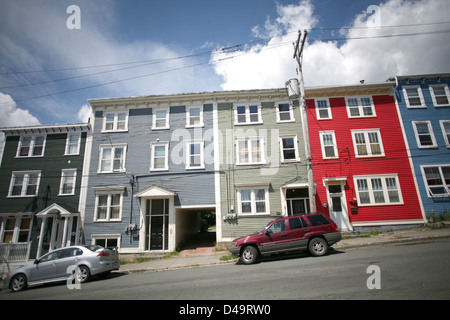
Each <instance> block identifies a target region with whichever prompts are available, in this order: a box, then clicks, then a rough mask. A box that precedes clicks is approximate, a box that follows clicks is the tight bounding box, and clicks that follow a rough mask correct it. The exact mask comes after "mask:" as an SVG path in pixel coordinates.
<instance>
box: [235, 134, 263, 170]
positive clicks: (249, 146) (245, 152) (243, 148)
mask: <svg viewBox="0 0 450 320" xmlns="http://www.w3.org/2000/svg"><path fill="white" fill-rule="evenodd" d="M236 146H237V153H238V155H237V161H238V163H237V164H238V165H239V164H262V163H264V150H263V139H262V138H245V139H238V141H237V144H236Z"/></svg>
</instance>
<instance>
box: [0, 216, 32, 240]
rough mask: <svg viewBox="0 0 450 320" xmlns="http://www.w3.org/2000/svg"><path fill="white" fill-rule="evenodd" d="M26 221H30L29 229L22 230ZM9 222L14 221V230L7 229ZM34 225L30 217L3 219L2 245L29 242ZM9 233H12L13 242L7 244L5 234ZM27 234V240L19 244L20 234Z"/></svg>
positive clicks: (0, 228) (0, 221) (0, 227)
mask: <svg viewBox="0 0 450 320" xmlns="http://www.w3.org/2000/svg"><path fill="white" fill-rule="evenodd" d="M24 219H29V222H28V229H25V228H24V229H22V221H23V220H24ZM7 220H14V227H13V228H12V229H6V226H7ZM32 224H33V218H32V217H30V216H29V215H23V216H21V215H18V216H14V217H5V216H4V217H3V219H0V243H23V242H27V241H29V239H30V231H31V228H32ZM7 232H10V233H12V238H11V241H9V242H5V234H6V233H7ZM22 232H23V233H26V237H27V240H25V241H23V242H19V240H20V234H21V233H22Z"/></svg>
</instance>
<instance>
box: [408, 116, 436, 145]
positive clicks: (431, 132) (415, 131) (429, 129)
mask: <svg viewBox="0 0 450 320" xmlns="http://www.w3.org/2000/svg"><path fill="white" fill-rule="evenodd" d="M417 124H426V125H427V128H428V132H429V135H430V138H431V142H432V145H429V146H423V145H422V144H421V142H420V135H419V132H418V131H417ZM412 126H413V129H414V134H415V136H416V142H417V147H419V148H420V149H428V148H436V147H437V142H436V138H435V136H434V131H433V126H432V125H431V121H428V120H425V121H412Z"/></svg>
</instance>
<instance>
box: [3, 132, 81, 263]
mask: <svg viewBox="0 0 450 320" xmlns="http://www.w3.org/2000/svg"><path fill="white" fill-rule="evenodd" d="M0 131H1V132H3V133H4V136H5V139H4V145H3V154H2V157H1V165H0V176H1V177H2V179H1V180H0V254H1V255H2V258H3V259H7V260H8V261H19V260H26V259H32V258H35V257H38V256H41V255H42V254H44V253H46V252H48V251H49V250H53V249H56V248H59V247H64V246H68V245H71V244H75V243H79V241H80V239H79V237H80V232H79V230H80V228H81V223H80V220H81V219H80V218H81V217H80V201H79V200H80V194H81V193H82V192H85V191H86V190H85V189H86V188H83V183H84V180H85V178H87V177H86V176H85V175H84V173H83V166H84V151H85V145H86V138H87V133H88V131H89V127H88V124H65V125H42V126H33V127H14V128H0Z"/></svg>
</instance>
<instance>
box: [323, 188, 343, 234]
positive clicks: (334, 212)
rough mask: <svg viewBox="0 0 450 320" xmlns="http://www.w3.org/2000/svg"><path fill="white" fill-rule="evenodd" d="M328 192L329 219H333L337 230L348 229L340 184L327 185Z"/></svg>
mask: <svg viewBox="0 0 450 320" xmlns="http://www.w3.org/2000/svg"><path fill="white" fill-rule="evenodd" d="M328 194H329V198H330V217H331V219H332V220H333V221H334V223H336V225H337V226H338V228H339V230H348V226H347V210H346V204H345V197H344V193H343V190H342V185H341V184H336V185H329V186H328Z"/></svg>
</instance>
